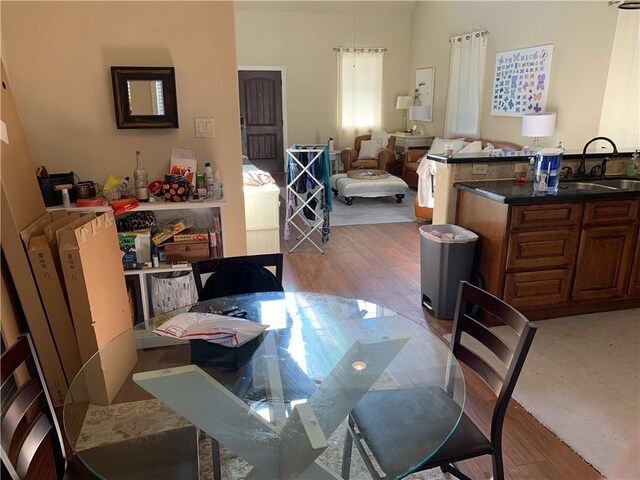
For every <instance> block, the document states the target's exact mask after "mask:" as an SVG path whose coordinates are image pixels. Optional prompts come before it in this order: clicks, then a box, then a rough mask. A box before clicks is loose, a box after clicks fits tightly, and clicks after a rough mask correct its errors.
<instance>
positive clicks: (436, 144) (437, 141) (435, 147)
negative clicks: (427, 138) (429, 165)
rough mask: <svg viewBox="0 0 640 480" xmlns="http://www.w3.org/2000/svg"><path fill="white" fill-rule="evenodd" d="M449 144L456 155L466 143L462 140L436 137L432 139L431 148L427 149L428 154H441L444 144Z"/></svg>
mask: <svg viewBox="0 0 640 480" xmlns="http://www.w3.org/2000/svg"><path fill="white" fill-rule="evenodd" d="M447 143H448V144H449V145H451V146H452V147H453V153H457V152H458V151H460V150H462V148H463V147H464V146H465V145H467V142H465V141H464V138H456V139H449V138H440V137H436V138H434V139H433V143H432V144H431V148H429V153H436V154H443V153H444V146H445V144H447Z"/></svg>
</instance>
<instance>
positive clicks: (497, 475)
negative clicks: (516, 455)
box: [491, 452, 504, 480]
mask: <svg viewBox="0 0 640 480" xmlns="http://www.w3.org/2000/svg"><path fill="white" fill-rule="evenodd" d="M491 461H492V464H493V480H504V464H503V460H502V453H501V452H494V453H493V455H491Z"/></svg>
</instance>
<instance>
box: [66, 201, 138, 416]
mask: <svg viewBox="0 0 640 480" xmlns="http://www.w3.org/2000/svg"><path fill="white" fill-rule="evenodd" d="M87 217H89V221H84V218H85V217H83V218H81V219H80V220H78V221H76V222H74V223H72V224H71V225H69V226H67V227H65V228H63V229H61V230H58V232H57V237H58V245H59V248H60V259H61V260H62V270H63V272H64V279H65V282H66V284H67V292H68V295H69V303H70V305H71V313H72V317H73V324H74V326H75V330H76V337H77V339H78V346H79V349H80V358H81V359H82V361H83V362H84V363H86V362H87V361H89V359H90V358H91V357H92V356H93V355H94V354H95V353H96V352H97V351H98V350H100V349H101V348H102V347H104V346H105V345H107V344H108V343H109V342H110V341H111V340H113V339H115V338H116V337H118V336H120V335H121V334H123V333H126V336H125V337H123V339H126V338H128V335H129V333H128V331H129V330H130V329H131V328H132V326H133V325H132V322H131V312H130V311H129V300H128V297H127V288H126V286H125V280H124V275H123V269H122V262H121V256H122V254H121V252H120V247H119V245H118V235H117V232H116V223H115V218H114V215H113V213H112V212H106V213H105V214H103V215H101V216H99V217H97V218H91V216H87ZM123 339H121V340H118V342H117V343H118V345H119V347H118V348H117V352H116V351H114V350H113V348H115V347H110V348H109V350H108V351H105V352H104V355H103V356H104V358H101V361H100V362H97V363H96V365H94V366H93V367H92V368H94V369H95V371H94V372H93V373H92V375H90V376H89V375H87V376H85V377H86V378H85V380H86V382H87V390H88V394H89V401H90V402H91V403H96V404H99V405H108V404H110V403H111V402H112V401H113V398H114V397H115V395H116V394H117V393H118V391H119V390H120V388H121V387H122V384H123V382H124V381H125V380H126V379H127V376H128V374H129V373H130V371H131V369H132V368H133V366H134V365H135V363H136V359H137V356H136V349H135V345H134V343H133V336H131V342H127V341H125V340H123ZM98 364H99V366H97V365H98Z"/></svg>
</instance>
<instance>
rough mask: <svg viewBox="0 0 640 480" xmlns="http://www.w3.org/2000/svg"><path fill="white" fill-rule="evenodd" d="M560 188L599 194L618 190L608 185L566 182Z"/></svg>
mask: <svg viewBox="0 0 640 480" xmlns="http://www.w3.org/2000/svg"><path fill="white" fill-rule="evenodd" d="M560 187H561V188H562V187H564V188H566V189H570V188H572V189H575V190H584V191H592V192H601V191H603V190H618V187H614V186H610V185H602V184H599V183H591V182H567V183H561V184H560Z"/></svg>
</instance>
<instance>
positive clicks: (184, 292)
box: [151, 272, 198, 316]
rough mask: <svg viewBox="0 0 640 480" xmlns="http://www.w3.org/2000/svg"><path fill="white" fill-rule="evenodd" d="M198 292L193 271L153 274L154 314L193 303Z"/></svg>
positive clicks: (196, 299) (152, 305)
mask: <svg viewBox="0 0 640 480" xmlns="http://www.w3.org/2000/svg"><path fill="white" fill-rule="evenodd" d="M197 301H198V293H197V292H196V285H195V282H194V280H193V273H192V272H168V273H156V274H153V275H151V307H152V309H153V315H154V316H155V315H160V314H162V313H167V312H170V311H172V310H175V309H176V308H180V307H185V306H187V305H193V304H194V303H196V302H197Z"/></svg>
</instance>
